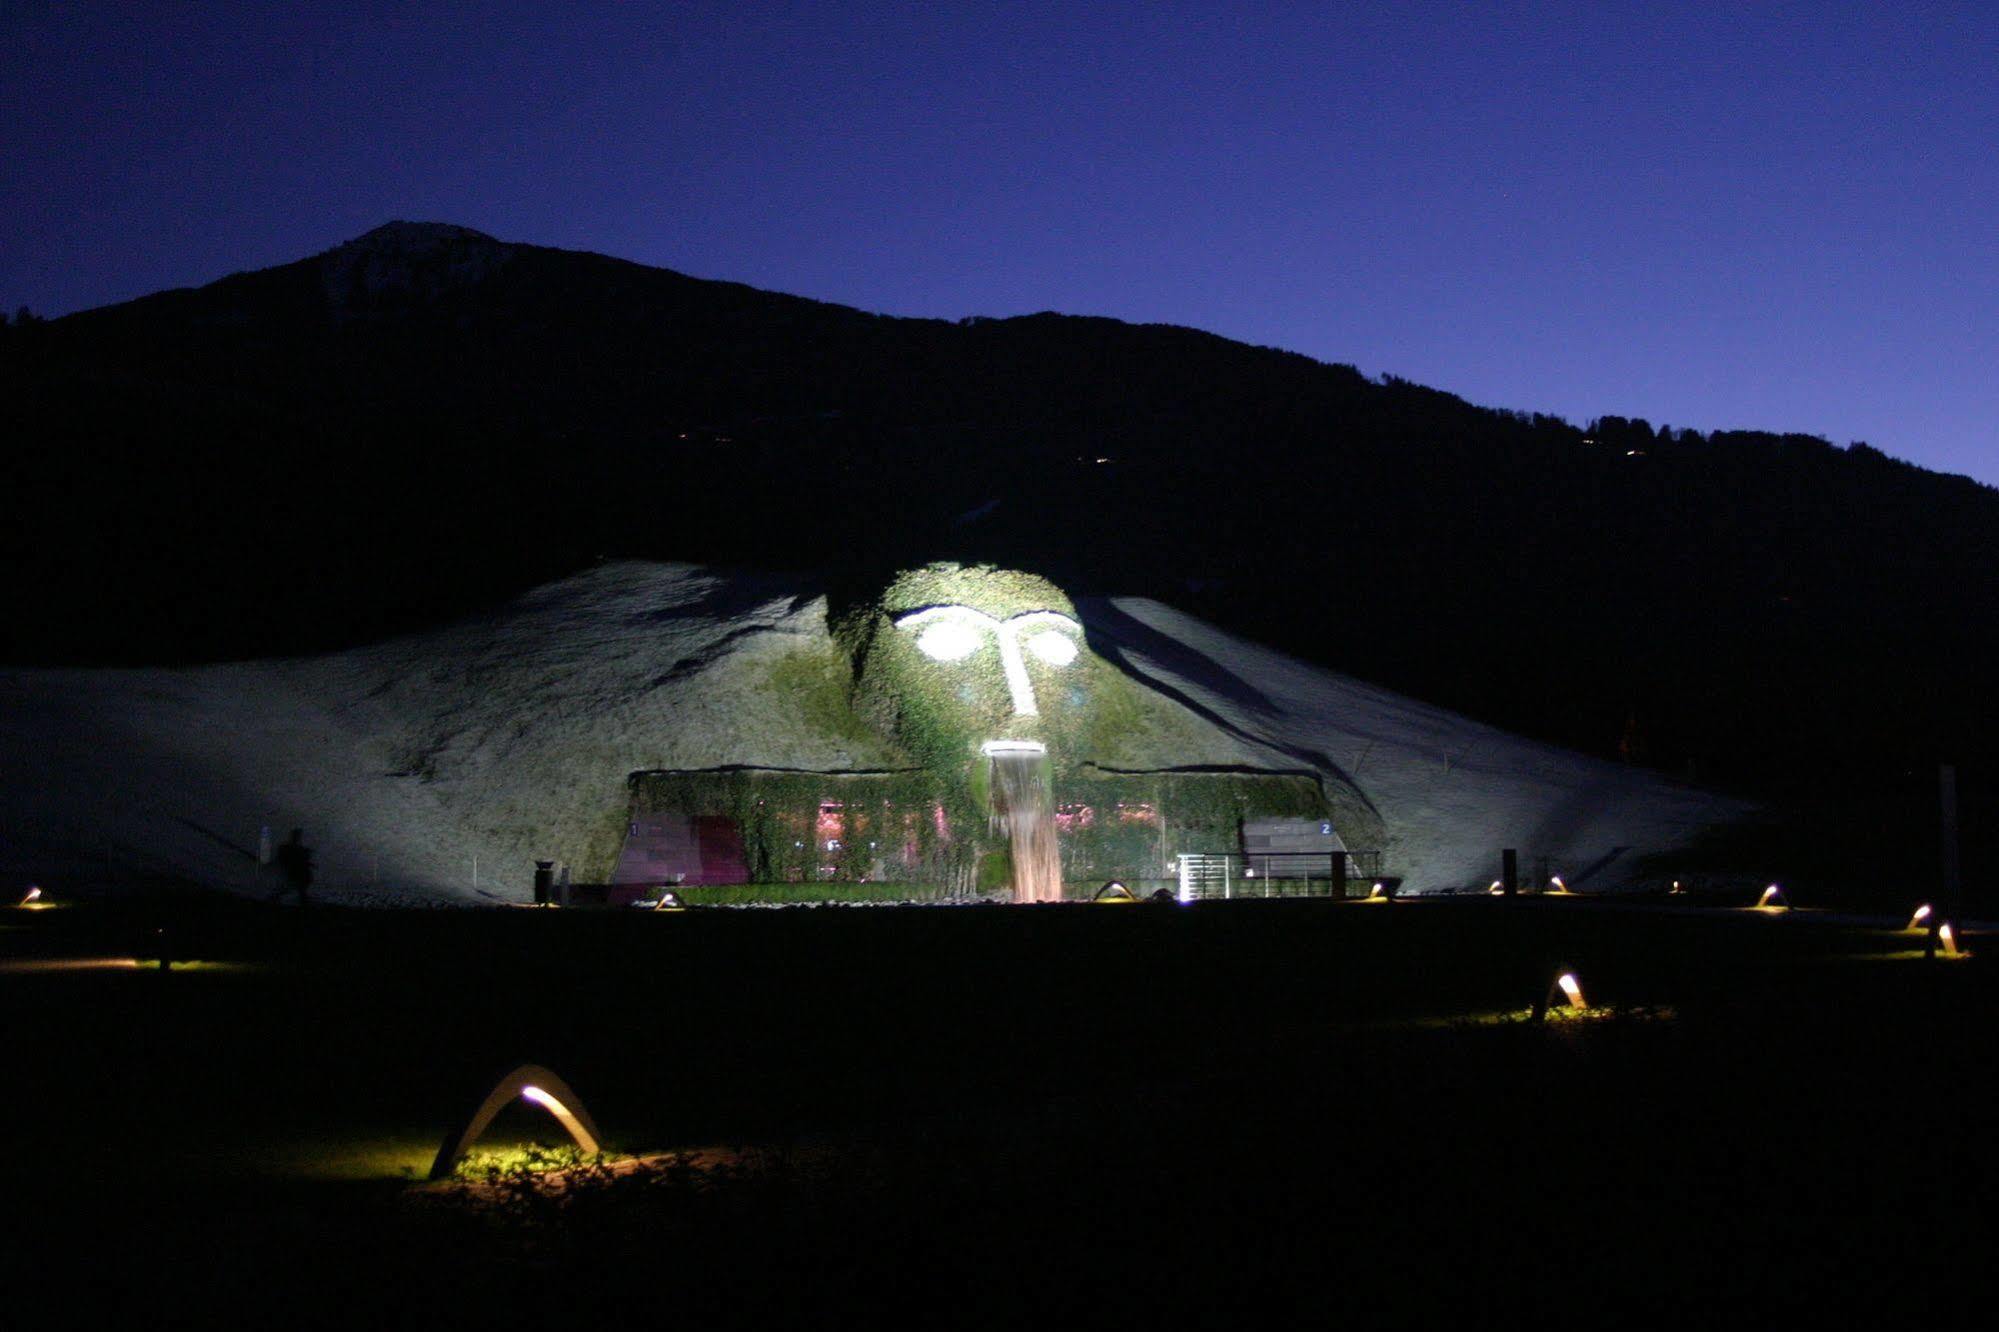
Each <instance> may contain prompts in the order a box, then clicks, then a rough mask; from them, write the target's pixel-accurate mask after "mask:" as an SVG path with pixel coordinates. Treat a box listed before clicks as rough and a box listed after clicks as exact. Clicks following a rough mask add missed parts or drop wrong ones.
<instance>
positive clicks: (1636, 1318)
mask: <svg viewBox="0 0 1999 1332" xmlns="http://www.w3.org/2000/svg"><path fill="white" fill-rule="evenodd" d="M161 926H165V927H166V928H168V929H169V930H170V931H171V933H170V935H169V936H168V937H169V938H170V939H171V940H173V941H175V943H174V946H175V947H176V948H177V949H178V951H179V952H180V953H181V954H182V955H185V956H193V957H198V958H201V959H204V960H205V961H206V962H207V963H209V964H210V965H203V966H196V967H192V968H183V969H176V970H174V971H171V972H169V973H168V974H164V975H162V974H160V973H159V972H158V971H157V969H145V970H135V969H132V968H130V967H129V966H127V967H123V968H117V967H114V968H110V969H89V970H49V969H42V970H23V969H22V968H21V967H20V964H21V963H46V962H55V961H75V960H79V959H94V958H105V959H113V960H115V959H121V958H122V959H130V958H132V957H134V956H138V955H150V953H151V950H152V948H153V947H154V946H155V944H154V942H153V941H156V940H157V938H158V937H159V936H156V935H154V934H153V933H152V931H153V930H154V929H156V928H159V927H161ZM0 927H4V928H0V960H5V961H7V962H9V963H11V964H13V969H12V970H10V971H7V972H4V973H0V1005H4V1007H0V1012H4V1023H0V1054H4V1060H5V1063H4V1067H5V1069H6V1081H5V1084H4V1085H5V1089H6V1091H5V1095H4V1096H0V1135H4V1136H0V1142H4V1143H5V1153H6V1155H5V1159H6V1162H7V1166H6V1185H5V1189H6V1191H5V1195H4V1203H0V1208H4V1221H5V1223H6V1224H5V1228H4V1236H5V1238H4V1243H0V1281H4V1291H0V1293H4V1297H5V1299H6V1300H7V1302H8V1305H9V1306H10V1307H11V1308H12V1309H14V1310H17V1311H19V1310H27V1309H34V1310H38V1311H47V1312H45V1313H38V1314H37V1325H41V1326H47V1325H51V1324H62V1323H68V1322H87V1321H91V1320H92V1319H95V1318H98V1317H100V1316H102V1315H103V1314H106V1313H115V1314H119V1315H123V1316H126V1317H138V1318H141V1319H144V1320H145V1321H147V1322H148V1323H154V1322H171V1323H176V1324H178V1323H184V1322H199V1323H211V1322H217V1321H222V1320H226V1319H238V1320H240V1319H243V1318H246V1317H247V1318H248V1319H249V1320H251V1322H252V1323H253V1324H256V1325H273V1326H297V1325H322V1324H324V1325H332V1324H340V1325H344V1326H355V1327H367V1326H381V1325H405V1324H417V1323H431V1324H436V1323H444V1324H459V1323H480V1322H484V1323H487V1324H489V1325H490V1324H493V1323H509V1324H512V1323H536V1324H541V1325H543V1326H562V1325H565V1324H574V1325H577V1326H594V1325H603V1324H604V1323H606V1322H612V1321H630V1322H645V1323H648V1324H659V1325H668V1324H673V1323H688V1324H693V1325H697V1326H698V1325H707V1324H713V1323H747V1322H754V1321H778V1320H781V1321H783V1322H786V1323H796V1322H802V1321H806V1320H810V1322H812V1323H814V1324H826V1323H834V1324H839V1323H857V1324H860V1323H871V1322H876V1321H878V1320H879V1319H881V1318H882V1317H884V1316H888V1317H892V1318H897V1319H903V1318H906V1319H909V1320H917V1319H920V1320H922V1321H923V1322H925V1323H927V1324H934V1325H938V1326H964V1325H984V1324H995V1323H1028V1322H1032V1323H1037V1324H1048V1323H1052V1322H1070V1321H1075V1320H1082V1319H1090V1320H1093V1321H1094V1320H1100V1319H1101V1320H1110V1319H1115V1320H1116V1321H1118V1322H1119V1323H1125V1322H1136V1321H1139V1320H1147V1321H1150V1320H1155V1319H1161V1318H1164V1317H1168V1316H1172V1317H1176V1318H1186V1317H1189V1316H1192V1317H1196V1318H1200V1319H1202V1320H1204V1321H1217V1320H1219V1319H1221V1318H1223V1317H1228V1318H1231V1319H1244V1318H1251V1317H1254V1318H1256V1319H1257V1321H1258V1322H1259V1323H1262V1322H1265V1321H1268V1320H1270V1319H1271V1318H1273V1317H1282V1318H1285V1319H1286V1320H1287V1321H1290V1320H1292V1319H1301V1318H1308V1317H1309V1318H1314V1319H1321V1320H1323V1319H1333V1318H1340V1317H1346V1318H1349V1319H1356V1320H1365V1321H1367V1322H1369V1323H1374V1322H1380V1321H1384V1320H1385V1319H1388V1318H1392V1319H1394V1321H1397V1322H1412V1321H1418V1320H1421V1321H1433V1320H1442V1319H1446V1318H1448V1319H1452V1320H1454V1321H1458V1320H1462V1321H1464V1322H1465V1323H1466V1325H1467V1326H1486V1325H1493V1324H1498V1323H1502V1322H1506V1321H1511V1320H1513V1319H1516V1318H1517V1319H1519V1320H1522V1321H1523V1322H1525V1324H1526V1325H1530V1326H1531V1325H1534V1324H1536V1323H1538V1324H1540V1325H1542V1326H1550V1325H1552V1324H1553V1320H1560V1322H1561V1323H1562V1324H1563V1325H1564V1326H1567V1327H1571V1328H1573V1327H1575V1326H1577V1325H1578V1324H1581V1323H1585V1322H1587V1321H1592V1320H1594V1321H1601V1320H1602V1319H1603V1318H1605V1317H1614V1318H1616V1319H1617V1320H1618V1321H1620V1322H1631V1323H1662V1322H1663V1323H1676V1324H1687V1323H1692V1322H1696V1321H1698V1322H1700V1323H1708V1322H1713V1321H1716V1320H1721V1319H1727V1320H1730V1321H1733V1320H1736V1319H1738V1318H1740V1317H1741V1316H1743V1315H1745V1314H1749V1313H1760V1314H1764V1315H1771V1316H1785V1315H1788V1314H1794V1313H1797V1312H1800V1311H1803V1310H1807V1309H1814V1310H1825V1311H1832V1312H1837V1313H1840V1314H1842V1315H1844V1316H1846V1317H1849V1318H1851V1317H1859V1318H1872V1317H1875V1316H1882V1317H1885V1316H1890V1315H1894V1316H1898V1317H1903V1318H1923V1319H1926V1320H1933V1321H1936V1320H1941V1321H1948V1319H1949V1318H1950V1317H1951V1316H1954V1315H1956V1314H1959V1313H1961V1312H1964V1311H1967V1310H1971V1309H1974V1308H1976V1307H1977V1306H1978V1305H1979V1304H1981V1303H1983V1302H1984V1295H1985V1291H1984V1286H1985V1283H1986V1281H1987V1276H1988V1274H1987V1269H1986V1265H1985V1264H1986V1261H1987V1258H1988V1255H1989V1254H1990V1252H1991V1242H1992V1240H1993V1238H1994V1233H1993V1231H1994V1228H1993V1225H1992V1220H1991V1210H1990V1209H1991V1207H1992V1206H1993V1204H1994V1202H1995V1198H1999V1194H1995V1191H1994V1183H1995V1175H1999V1169H1995V1165H1994V1155H1995V1154H1994V1152H1993V1150H1992V1148H1991V1145H1990V1134H1991V1100H1990V1097H1989V1095H1988V1089H1987V1087H1988V1081H1989V1079H1988V1075H1987V1074H1986V1071H1985V1070H1986V1066H1987V1065H1988V1063H1989V1062H1990V1059H1991V1054H1992V1032H1993V1024H1992V1018H1993V1014H1994V986H1993V981H1992V972H1991V970H1990V968H1989V967H1988V965H1987V962H1986V960H1985V959H1983V958H1980V957H1973V958H1971V959H1970V960H1960V961H1944V960H1936V961H1925V960H1924V959H1923V958H1922V956H1921V953H1920V944H1921V941H1920V939H1919V938H1918V937H1917V936H1911V935H1901V934H1895V933H1891V932H1887V931H1875V930H1866V929H1859V928H1853V927H1848V926H1842V925H1838V924H1835V923H1832V922H1830V921H1827V920H1823V919H1813V918H1812V917H1811V916H1809V915H1808V914H1804V913H1792V914H1789V915H1764V914H1760V913H1755V912H1748V911H1741V910H1728V909H1722V908H1717V907H1709V908H1706V909H1701V910H1695V911H1690V912H1679V913H1668V912H1666V911H1663V910H1656V909H1655V910H1633V909H1629V908H1626V907H1621V906H1615V905H1611V904H1605V903H1595V902H1590V901H1583V900H1574V901H1564V900H1557V899H1542V900H1538V901H1522V902H1516V903H1505V902H1499V901H1484V900H1480V901H1460V902H1453V903H1397V904H1394V905H1360V904H1335V903H1330V902H1324V901H1317V902H1277V903H1256V902H1250V903H1238V904H1205V905H1201V906H1197V907H1192V908H1177V907H1163V906H1151V905H1140V906H1118V907H1098V906H1077V907H1054V908H1032V909H1018V910H1016V909H1003V908H961V909H951V908H931V909H879V910H794V911H784V912H773V911H754V912H687V913H683V914H679V915H657V914H652V915H643V916H641V915H638V914H637V913H632V914H616V913H587V912H581V911H571V912H534V911H493V912H476V913H475V912H434V913H419V914H395V913H386V912H382V913H341V912H331V911H312V912H301V911H297V910H277V909H269V908H264V909H255V910H252V909H248V908H239V907H225V906H223V905H220V904H202V903H181V904H179V905H178V906H171V905H167V904H160V905H157V906H154V907H147V908H128V909H126V910H124V911H122V912H119V913H112V912H108V911H106V910H103V909H94V910H93V909H84V908H70V909H67V910H56V911H46V912H36V913H25V912H18V911H9V912H6V913H4V919H0ZM1970 942H1971V945H1972V947H1973V948H1974V949H1977V948H1978V946H1979V943H1980V941H1979V940H1976V939H1974V940H1972V941H1970ZM1989 946H1990V947H1994V948H1999V942H1995V943H1993V944H1991V945H1989ZM216 964H233V965H216ZM1563 967H1569V968H1573V969H1574V970H1575V971H1576V972H1577V973H1578V974H1579V975H1580V976H1581V978H1582V981H1583V984H1584V986H1585V987H1586V988H1587V991H1588V996H1589V998H1590V1000H1591V1002H1592V1004H1593V1005H1595V1006H1596V1007H1597V1009H1598V1010H1599V1012H1598V1014H1597V1015H1596V1016H1593V1017H1591V1018H1589V1019H1586V1020H1574V1021H1550V1022H1547V1023H1534V1022H1531V1021H1528V1020H1526V1018H1525V1010H1526V1009H1527V1008H1528V1007H1529V1005H1531V1004H1532V1002H1533V1001H1534V1000H1535V999H1536V998H1538V997H1540V995H1541V994H1542V993H1543V992H1544V991H1545V989H1546V986H1547V984H1548V982H1549V980H1550V978H1551V977H1552V976H1553V975H1554V974H1555V972H1556V971H1557V970H1558V969H1559V968H1563ZM530 1060H532V1061H537V1062H541V1063H544V1064H547V1065H549V1066H551V1067H552V1068H554V1069H556V1070H557V1071H558V1072H559V1073H561V1074H562V1075H563V1076H564V1077H565V1078H567V1079H568V1080H569V1081H570V1083H571V1084H572V1085H573V1086H574V1087H575V1088H576V1090H577V1091H578V1092H579V1093H580V1094H581V1096H582V1097H583V1098H584V1099H585V1100H586V1101H587V1103H588V1105H589V1108H590V1110H591V1111H592V1112H593V1113H594V1114H595V1116H596V1118H597V1119H598V1121H599V1123H600V1124H601V1126H602V1127H603V1129H604V1130H605V1132H606V1134H607V1136H608V1137H609V1139H610V1143H611V1146H613V1147H614V1148H616V1149H619V1150H621V1151H626V1152H661V1151H673V1150H675V1149H692V1148H702V1149H706V1150H704V1151H703V1152H702V1153H701V1154H699V1155H696V1156H689V1157H685V1158H681V1159H678V1160H675V1159H673V1158H669V1159H668V1160H667V1161H665V1162H663V1163H659V1164H654V1165H651V1166H648V1167H645V1168H642V1169H637V1170H627V1171H622V1172H612V1171H608V1170H596V1171H592V1170H585V1171H583V1172H579V1173H578V1174H575V1175H572V1176H571V1177H570V1178H569V1180H568V1181H567V1183H566V1185H565V1186H564V1187H562V1188H560V1189H557V1188H552V1187H549V1186H548V1185H547V1184H546V1183H545V1182H544V1183H542V1184H534V1183H528V1182H516V1183H512V1184H503V1185H501V1186H498V1187H496V1188H492V1189H488V1190H484V1191H480V1192H476V1193H468V1192H467V1191H465V1190H463V1189H458V1190H453V1191H445V1192H437V1191H434V1190H427V1189H420V1188H417V1187H415V1186H414V1185H413V1184H412V1183H411V1182H410V1180H409V1178H408V1175H409V1174H410V1173H412V1172H416V1173H420V1172H421V1169H422V1168H423V1166H425V1165H427V1163H428V1155H429V1153H430V1152H431V1151H434V1150H435V1146H436V1143H437V1141H438V1139H440V1138H441V1137H442V1136H443V1134H444V1132H445V1130H446V1129H447V1128H449V1127H450V1126H451V1125H452V1122H453V1121H454V1120H456V1119H462V1117H463V1116H464V1115H465V1114H466V1113H468V1112H469V1110H470V1108H471V1106H472V1105H473V1104H474V1103H475V1102H476V1101H477V1100H478V1099H479V1097H480V1096H481V1095H482V1094H483V1093H484V1091H485V1090H486V1088H487V1086H489V1085H490V1084H491V1082H492V1081H493V1080H495V1079H496V1078H497V1077H498V1076H499V1075H500V1074H501V1073H504V1072H505V1071H507V1070H508V1069H509V1068H511V1067H513V1066H514V1065H516V1064H519V1063H521V1062H525V1061H530ZM524 1134H541V1135H543V1136H545V1137H546V1139H547V1140H549V1141H554V1140H555V1136H554V1135H555V1130H554V1127H553V1125H552V1124H548V1123H547V1122H546V1121H545V1120H541V1121H536V1120H534V1119H532V1118H531V1117H528V1116H527V1115H525V1114H510V1115H509V1116H508V1117H506V1118H504V1119H503V1120H502V1122H501V1123H500V1124H499V1125H496V1128H495V1133H494V1137H495V1138H496V1139H505V1138H508V1137H509V1136H511V1137H514V1138H519V1137H520V1136H522V1135H524ZM9 1321H11V1319H10V1320H9Z"/></svg>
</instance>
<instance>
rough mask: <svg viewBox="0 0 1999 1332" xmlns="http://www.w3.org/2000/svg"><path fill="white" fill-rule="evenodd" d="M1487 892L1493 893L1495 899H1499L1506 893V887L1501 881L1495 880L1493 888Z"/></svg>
mask: <svg viewBox="0 0 1999 1332" xmlns="http://www.w3.org/2000/svg"><path fill="white" fill-rule="evenodd" d="M1486 891H1487V892H1488V893H1491V894H1492V895H1493V896H1494V897H1499V896H1502V895H1503V894H1504V893H1505V892H1506V885H1505V884H1503V883H1501V882H1500V881H1499V880H1497V879H1494V880H1493V881H1492V887H1490V888H1488V889H1486Z"/></svg>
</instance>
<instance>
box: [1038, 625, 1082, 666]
mask: <svg viewBox="0 0 1999 1332" xmlns="http://www.w3.org/2000/svg"><path fill="white" fill-rule="evenodd" d="M1027 650H1028V651H1029V652H1032V653H1033V654H1034V655H1035V656H1037V657H1039V658H1041V659H1042V660H1043V661H1045V662H1047V663H1048V664H1049V665H1050V666H1067V665H1068V664H1069V663H1070V662H1072V661H1074V660H1075V659H1076V640H1075V639H1073V638H1070V637H1068V636H1067V635H1066V634H1058V633H1056V632H1055V631H1054V630H1053V629H1044V630H1042V631H1041V632H1040V633H1038V634H1036V635H1035V636H1034V637H1032V638H1030V639H1028V640H1027Z"/></svg>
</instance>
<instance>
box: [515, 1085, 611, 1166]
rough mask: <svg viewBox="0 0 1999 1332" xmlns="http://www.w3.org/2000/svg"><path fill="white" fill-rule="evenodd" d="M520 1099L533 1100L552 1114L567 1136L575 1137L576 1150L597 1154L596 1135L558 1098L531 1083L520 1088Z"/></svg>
mask: <svg viewBox="0 0 1999 1332" xmlns="http://www.w3.org/2000/svg"><path fill="white" fill-rule="evenodd" d="M521 1099H522V1100H524V1101H533V1102H534V1103H535V1104H536V1105H538V1106H540V1107H541V1108H542V1109H544V1110H546V1111H548V1113H550V1114H551V1115H554V1116H555V1122H556V1123H558V1124H560V1125H562V1127H563V1128H564V1129H566V1130H567V1131H568V1133H569V1136H570V1137H571V1138H573V1139H575V1141H576V1149H577V1150H578V1151H580V1152H582V1153H583V1154H584V1155H585V1156H595V1155H596V1154H597V1135H596V1134H594V1133H592V1132H590V1130H589V1129H587V1128H585V1127H584V1126H583V1124H582V1122H581V1121H580V1120H578V1119H577V1118H576V1116H575V1115H573V1114H571V1113H570V1112H569V1107H568V1106H566V1105H564V1104H563V1103H562V1102H561V1101H560V1100H558V1099H557V1098H555V1097H554V1096H551V1095H549V1094H548V1093H547V1092H545V1091H543V1090H542V1089H541V1088H539V1087H537V1086H535V1085H533V1084H532V1083H530V1084H529V1085H527V1086H525V1087H523V1088H521Z"/></svg>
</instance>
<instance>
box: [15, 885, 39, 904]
mask: <svg viewBox="0 0 1999 1332" xmlns="http://www.w3.org/2000/svg"><path fill="white" fill-rule="evenodd" d="M41 900H42V890H41V889H40V888H39V887H35V886H32V885H31V886H30V887H29V889H28V891H27V892H25V893H23V894H22V895H21V903H20V904H21V905H22V906H32V905H33V904H34V903H36V902H39V901H41Z"/></svg>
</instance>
